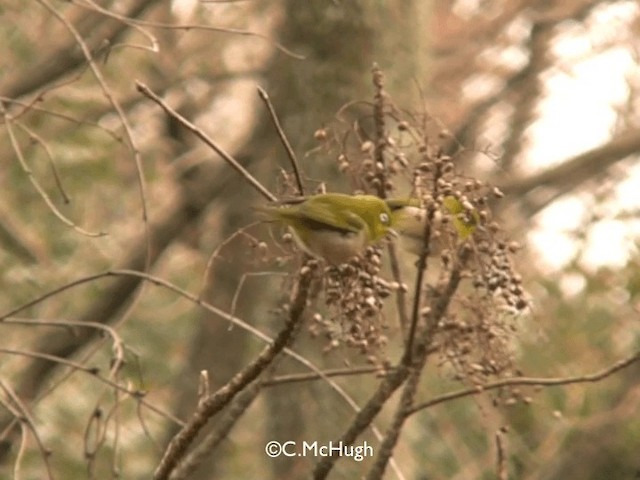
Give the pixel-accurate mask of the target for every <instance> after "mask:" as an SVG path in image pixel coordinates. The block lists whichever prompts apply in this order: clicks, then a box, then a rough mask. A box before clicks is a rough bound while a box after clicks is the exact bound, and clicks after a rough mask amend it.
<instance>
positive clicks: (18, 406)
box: [0, 379, 53, 480]
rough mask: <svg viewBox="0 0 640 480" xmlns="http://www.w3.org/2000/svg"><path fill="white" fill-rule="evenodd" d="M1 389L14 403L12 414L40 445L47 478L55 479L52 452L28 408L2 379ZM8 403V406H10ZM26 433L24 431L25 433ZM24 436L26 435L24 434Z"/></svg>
mask: <svg viewBox="0 0 640 480" xmlns="http://www.w3.org/2000/svg"><path fill="white" fill-rule="evenodd" d="M0 388H1V389H2V390H3V391H4V392H5V394H6V395H7V397H8V398H9V400H10V403H13V405H14V407H13V408H12V409H11V413H13V414H14V415H15V416H16V418H18V419H20V423H21V424H22V425H25V424H26V426H27V427H28V428H29V430H31V433H32V434H33V436H34V438H35V439H36V443H37V444H38V448H39V449H40V452H41V454H42V459H43V461H44V464H45V467H46V469H47V477H48V478H49V479H51V480H52V479H53V471H52V470H51V464H50V463H49V456H50V455H51V451H50V450H49V449H48V448H46V447H45V445H44V442H43V441H42V438H41V437H40V434H39V433H38V430H37V429H36V423H35V421H34V419H33V417H32V416H31V414H30V413H29V410H28V409H27V406H26V405H25V404H24V403H23V402H22V400H21V399H20V397H19V396H18V395H17V394H16V392H14V391H13V389H12V388H11V387H9V385H6V384H5V383H4V382H3V381H2V379H0ZM10 403H7V406H8V405H9V404H10ZM23 432H24V431H23ZM23 435H24V433H23Z"/></svg>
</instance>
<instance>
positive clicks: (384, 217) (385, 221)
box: [380, 212, 389, 225]
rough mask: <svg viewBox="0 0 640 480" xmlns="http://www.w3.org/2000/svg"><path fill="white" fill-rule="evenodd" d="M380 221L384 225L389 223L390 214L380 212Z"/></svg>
mask: <svg viewBox="0 0 640 480" xmlns="http://www.w3.org/2000/svg"><path fill="white" fill-rule="evenodd" d="M380 222H382V224H383V225H389V215H388V214H387V213H385V212H382V213H381V214H380Z"/></svg>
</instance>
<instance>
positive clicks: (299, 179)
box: [258, 87, 304, 197]
mask: <svg viewBox="0 0 640 480" xmlns="http://www.w3.org/2000/svg"><path fill="white" fill-rule="evenodd" d="M258 94H259V95H260V98H261V99H262V101H263V102H264V103H265V105H266V106H267V109H268V110H269V115H270V116H271V121H272V122H273V125H274V126H275V127H276V131H277V132H278V137H279V138H280V141H281V142H282V145H283V146H284V148H285V150H286V151H287V155H288V156H289V161H290V162H291V167H292V168H293V174H294V175H295V177H296V183H297V185H298V195H300V196H301V197H303V196H304V186H303V184H302V177H301V176H300V167H299V166H298V158H297V157H296V154H295V152H294V151H293V148H291V144H290V143H289V140H288V139H287V136H286V135H285V134H284V130H282V126H281V125H280V120H279V119H278V115H277V114H276V110H275V109H274V108H273V104H272V103H271V100H270V99H269V94H268V93H267V92H266V91H265V90H264V89H263V88H261V87H258Z"/></svg>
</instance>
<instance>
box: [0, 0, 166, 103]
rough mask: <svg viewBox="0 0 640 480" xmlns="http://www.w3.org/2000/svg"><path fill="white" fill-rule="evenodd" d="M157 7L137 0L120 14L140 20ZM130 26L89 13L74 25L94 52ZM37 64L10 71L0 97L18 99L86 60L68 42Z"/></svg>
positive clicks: (146, 0)
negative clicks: (148, 11)
mask: <svg viewBox="0 0 640 480" xmlns="http://www.w3.org/2000/svg"><path fill="white" fill-rule="evenodd" d="M155 3H160V2H158V1H157V0H136V1H134V2H133V3H132V4H131V6H130V7H129V9H128V10H127V11H126V12H125V13H124V14H123V16H126V17H128V18H136V17H138V16H140V15H141V14H142V13H143V12H144V11H145V10H146V9H147V8H148V7H149V6H151V5H153V4H155ZM128 28H129V25H127V24H125V23H123V22H121V21H120V20H116V19H113V18H108V17H105V16H104V15H99V14H94V13H90V14H88V15H86V16H84V17H83V18H81V20H80V21H78V22H77V31H78V34H79V35H80V36H81V37H83V38H86V44H87V48H88V49H89V50H90V51H92V52H95V51H97V50H98V49H100V48H103V47H104V45H105V42H106V43H107V44H111V43H113V42H114V41H115V40H116V38H118V37H119V36H120V35H122V34H123V33H125V32H126V31H127V30H128ZM38 59H39V60H38V61H37V62H35V63H33V64H32V65H31V66H30V67H28V68H24V69H10V70H8V71H7V72H6V75H5V76H4V77H3V81H2V82H0V94H1V95H2V96H6V97H12V98H17V97H21V96H23V95H27V94H29V93H32V92H34V91H35V90H38V89H39V88H42V87H43V86H45V85H47V84H48V83H51V82H53V81H55V80H57V79H58V78H60V77H62V76H64V75H67V74H68V73H69V72H71V71H72V70H73V69H75V68H77V67H79V66H81V65H83V64H85V63H86V61H87V59H86V57H85V55H84V53H83V52H82V50H81V49H79V48H77V42H76V40H75V39H74V38H70V39H69V40H67V41H66V42H65V43H63V44H62V45H60V46H59V47H57V48H55V49H52V50H50V51H48V52H47V51H45V52H41V53H40V54H39V55H38Z"/></svg>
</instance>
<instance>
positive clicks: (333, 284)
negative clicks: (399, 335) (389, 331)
mask: <svg viewBox="0 0 640 480" xmlns="http://www.w3.org/2000/svg"><path fill="white" fill-rule="evenodd" d="M380 257H381V251H380V248H378V247H368V248H367V249H366V251H365V252H364V254H363V255H362V257H355V258H353V259H352V260H351V261H350V262H349V263H346V264H343V265H339V266H328V267H326V269H325V271H324V274H323V276H322V281H323V285H324V299H325V304H326V305H327V306H328V307H329V308H328V314H327V315H322V314H320V313H316V314H315V315H314V316H313V322H312V323H311V325H310V331H311V333H312V334H313V335H325V336H326V338H327V339H328V343H327V345H326V347H325V351H330V350H333V349H334V348H337V347H339V346H342V345H345V346H347V347H351V348H355V349H357V350H358V351H359V352H360V353H362V354H366V355H368V356H369V358H370V360H371V361H375V360H377V359H378V354H379V353H380V351H381V348H382V347H384V346H385V345H386V343H387V337H386V335H385V333H384V330H386V328H387V327H386V325H385V323H384V319H383V316H382V312H381V310H382V307H383V301H384V299H385V298H387V297H388V296H389V295H390V294H391V292H392V290H393V289H394V288H397V287H396V286H395V285H394V284H391V283H389V282H386V281H384V280H383V279H382V278H380V277H379V276H378V274H379V273H380V264H381V259H380Z"/></svg>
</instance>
